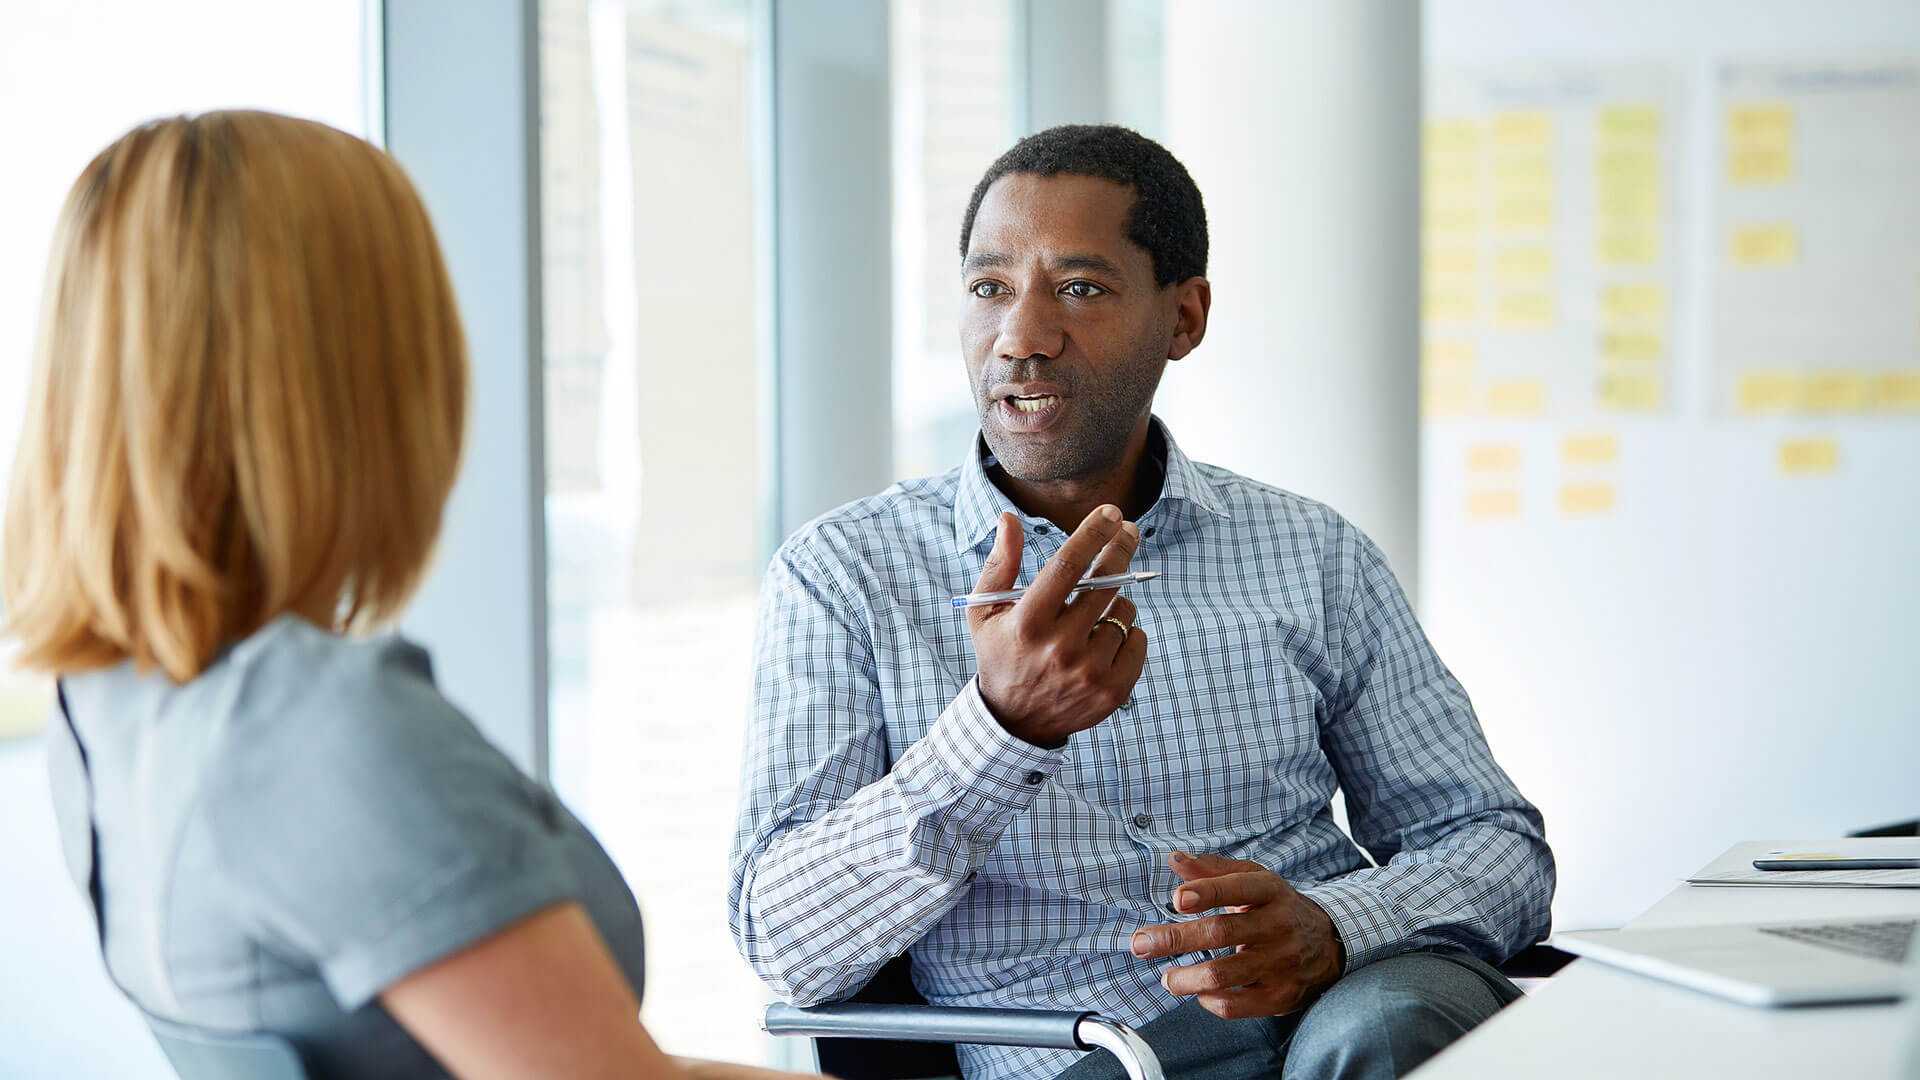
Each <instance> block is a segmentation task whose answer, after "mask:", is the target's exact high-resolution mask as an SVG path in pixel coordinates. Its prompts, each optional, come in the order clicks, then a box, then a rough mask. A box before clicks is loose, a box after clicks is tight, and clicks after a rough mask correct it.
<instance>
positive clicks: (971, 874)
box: [962, 870, 980, 885]
mask: <svg viewBox="0 0 1920 1080" xmlns="http://www.w3.org/2000/svg"><path fill="white" fill-rule="evenodd" d="M979 876H980V871H978V870H969V871H967V880H966V881H964V882H962V884H965V885H971V884H973V879H974V878H977V877H979Z"/></svg>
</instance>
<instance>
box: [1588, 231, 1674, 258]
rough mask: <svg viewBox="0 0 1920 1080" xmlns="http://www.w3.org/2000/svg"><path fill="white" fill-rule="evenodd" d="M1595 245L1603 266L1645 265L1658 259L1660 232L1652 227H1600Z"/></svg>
mask: <svg viewBox="0 0 1920 1080" xmlns="http://www.w3.org/2000/svg"><path fill="white" fill-rule="evenodd" d="M1595 246H1596V247H1597V249H1598V250H1597V252H1596V254H1597V255H1598V256H1599V258H1600V263H1601V265H1603V266H1647V265H1650V264H1652V263H1655V262H1658V261H1659V259H1660V233H1659V230H1657V229H1653V228H1647V227H1640V228H1626V229H1622V228H1602V229H1601V230H1600V236H1599V239H1598V241H1597V243H1596V245H1595Z"/></svg>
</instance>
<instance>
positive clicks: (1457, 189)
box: [1420, 164, 1480, 205]
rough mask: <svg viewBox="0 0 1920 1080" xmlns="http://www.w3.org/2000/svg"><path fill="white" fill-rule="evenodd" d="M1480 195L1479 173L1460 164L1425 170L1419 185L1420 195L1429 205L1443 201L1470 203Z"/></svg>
mask: <svg viewBox="0 0 1920 1080" xmlns="http://www.w3.org/2000/svg"><path fill="white" fill-rule="evenodd" d="M1479 196H1480V174H1479V172H1477V171H1476V170H1474V169H1471V168H1467V167H1465V166H1460V165H1453V164H1447V165H1441V166H1436V167H1433V168H1430V169H1428V170H1427V174H1426V179H1425V180H1424V181H1423V182H1422V183H1421V185H1420V197H1421V198H1422V199H1423V200H1425V201H1426V202H1427V203H1428V204H1429V205H1432V204H1435V203H1443V202H1455V203H1470V202H1473V201H1474V200H1475V199H1477V198H1479Z"/></svg>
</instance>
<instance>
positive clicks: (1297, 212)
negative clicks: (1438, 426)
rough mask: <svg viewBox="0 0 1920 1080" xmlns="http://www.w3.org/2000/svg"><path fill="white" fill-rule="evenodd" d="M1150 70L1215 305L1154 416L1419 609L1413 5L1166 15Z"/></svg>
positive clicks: (1218, 5) (1266, 1)
mask: <svg viewBox="0 0 1920 1080" xmlns="http://www.w3.org/2000/svg"><path fill="white" fill-rule="evenodd" d="M1164 71H1165V77H1166V113H1165V122H1166V131H1167V140H1166V141H1167V145H1168V147H1169V148H1170V149H1171V150H1172V151H1173V152H1174V153H1175V154H1176V155H1177V156H1179V158H1180V159H1181V160H1182V161H1183V162H1185V163H1186V166H1187V168H1188V169H1189V170H1190V171H1191V172H1192V173H1193V177H1194V180H1195V181H1196V182H1197V183H1198V184H1199V185H1200V191H1201V193H1202V194H1203V195H1204V196H1205V198H1206V203H1207V218H1208V222H1209V225H1210V231H1211V233H1212V245H1213V250H1212V258H1211V260H1210V261H1209V264H1208V273H1207V277H1208V278H1209V279H1210V280H1211V281H1212V282H1213V301H1214V306H1213V319H1212V323H1211V326H1210V327H1209V329H1208V331H1207V338H1206V341H1205V343H1204V344H1202V345H1201V347H1200V348H1199V350H1198V351H1196V352H1195V353H1194V354H1193V355H1191V356H1189V357H1188V358H1187V359H1185V360H1182V361H1181V362H1180V363H1178V364H1175V365H1172V367H1171V368H1170V369H1169V371H1168V372H1167V377H1166V381H1165V382H1164V383H1163V384H1162V388H1161V391H1160V397H1159V401H1158V408H1159V410H1160V413H1161V415H1162V416H1164V417H1165V418H1166V420H1167V422H1168V423H1169V424H1170V425H1171V426H1172V428H1173V430H1174V433H1175V434H1176V436H1177V437H1178V438H1179V440H1180V443H1181V445H1182V447H1183V448H1185V449H1186V450H1187V451H1188V452H1189V453H1191V454H1192V455H1193V456H1194V457H1196V458H1198V459H1200V460H1202V461H1210V462H1213V463H1215V464H1219V465H1223V466H1225V467H1227V468H1231V469H1234V470H1236V471H1238V472H1241V473H1245V474H1247V475H1249V476H1252V477H1254V478H1256V479H1259V480H1262V481H1266V482H1268V483H1272V484H1276V485H1278V486H1280V487H1283V488H1286V489H1288V490H1290V491H1295V492H1298V493H1300V494H1302V495H1306V496H1309V497H1312V498H1315V499H1319V500H1321V501H1323V502H1326V503H1328V504H1330V505H1332V506H1333V507H1334V508H1335V509H1336V510H1338V511H1340V512H1341V513H1342V514H1344V515H1346V516H1347V517H1348V518H1349V519H1351V520H1352V521H1354V522H1355V523H1356V524H1358V525H1359V526H1360V527H1361V528H1362V529H1364V530H1365V531H1366V532H1367V533H1368V535H1370V536H1372V537H1373V538H1374V540H1376V541H1377V542H1378V543H1379V544H1380V546H1381V547H1382V548H1383V549H1384V550H1385V551H1386V554H1387V557H1388V559H1389V560H1390V561H1391V562H1392V564H1393V568H1394V571H1395V572H1396V573H1397V574H1398V575H1399V576H1400V580H1401V583H1402V584H1403V585H1404V586H1405V587H1406V590H1407V592H1408V594H1409V595H1415V594H1416V592H1415V581H1414V574H1415V566H1414V558H1415V552H1416V550H1417V544H1416V538H1417V522H1418V493H1419V461H1418V434H1419V431H1418V424H1419V415H1418V391H1419V387H1418V372H1419V343H1420V331H1419V296H1418V291H1419V176H1420V169H1419V166H1420V160H1419V151H1420V129H1419V115H1420V8H1419V5H1418V4H1414V3H1409V2H1406V0H1341V2H1340V3H1337V4H1329V3H1317V2H1312V0H1181V2H1180V3H1178V4H1173V5H1169V7H1168V9H1167V13H1166V64H1165V69H1164Z"/></svg>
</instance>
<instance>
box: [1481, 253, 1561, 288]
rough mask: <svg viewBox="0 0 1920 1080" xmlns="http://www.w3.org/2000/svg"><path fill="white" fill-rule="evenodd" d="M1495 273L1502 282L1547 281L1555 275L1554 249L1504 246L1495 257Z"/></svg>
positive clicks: (1528, 282) (1530, 282)
mask: <svg viewBox="0 0 1920 1080" xmlns="http://www.w3.org/2000/svg"><path fill="white" fill-rule="evenodd" d="M1493 268H1494V269H1493V273H1494V277H1496V278H1498V279H1499V281H1500V282H1501V284H1503V285H1505V284H1512V283H1514V282H1522V283H1527V284H1532V283H1536V282H1545V281H1547V280H1549V279H1551V278H1552V277H1553V249H1552V248H1545V247H1520V248H1502V249H1501V250H1500V252H1499V253H1498V254H1496V255H1495V256H1494V257H1493Z"/></svg>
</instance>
